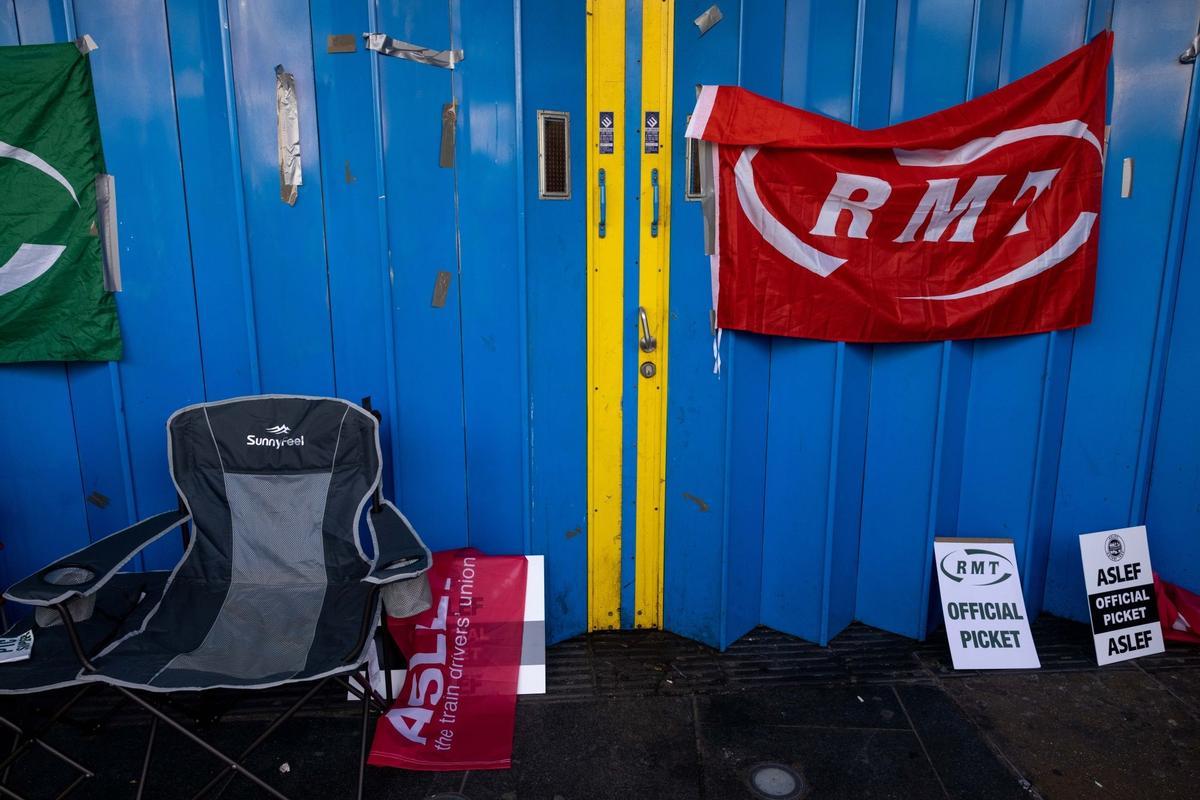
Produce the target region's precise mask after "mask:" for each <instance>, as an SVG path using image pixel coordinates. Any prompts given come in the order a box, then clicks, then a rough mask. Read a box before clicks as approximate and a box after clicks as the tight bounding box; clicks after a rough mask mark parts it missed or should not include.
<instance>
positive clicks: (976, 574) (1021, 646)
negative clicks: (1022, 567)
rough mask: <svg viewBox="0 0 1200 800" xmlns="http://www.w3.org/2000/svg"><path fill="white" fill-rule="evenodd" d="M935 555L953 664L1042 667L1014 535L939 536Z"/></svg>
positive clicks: (935, 540) (934, 542)
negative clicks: (997, 536) (976, 537)
mask: <svg viewBox="0 0 1200 800" xmlns="http://www.w3.org/2000/svg"><path fill="white" fill-rule="evenodd" d="M933 557H934V559H935V560H936V562H937V564H936V567H937V576H938V588H939V589H940V590H941V595H942V619H944V620H945V622H946V638H948V639H949V640H950V655H951V657H953V659H954V668H955V669H1037V668H1038V667H1040V666H1041V662H1040V661H1039V660H1038V655H1037V648H1036V647H1034V644H1033V636H1032V635H1031V634H1030V632H1029V619H1028V617H1027V615H1026V613H1025V597H1024V595H1022V594H1021V579H1020V577H1019V576H1018V574H1017V554H1016V550H1014V549H1013V542H1012V539H947V538H938V539H934V541H933Z"/></svg>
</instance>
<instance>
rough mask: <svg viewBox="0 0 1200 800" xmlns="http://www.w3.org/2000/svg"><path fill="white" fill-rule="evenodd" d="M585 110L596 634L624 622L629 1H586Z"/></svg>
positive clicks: (591, 596) (591, 579) (592, 621)
mask: <svg viewBox="0 0 1200 800" xmlns="http://www.w3.org/2000/svg"><path fill="white" fill-rule="evenodd" d="M548 68H549V69H553V65H551V66H550V67H548ZM587 109H588V110H587V114H588V119H587V129H588V154H587V172H588V190H587V201H588V203H587V207H588V212H587V223H588V237H587V269H588V275H587V304H588V307H587V317H588V318H587V339H588V351H587V352H588V356H587V376H588V387H587V388H588V422H587V427H588V630H593V631H594V630H604V629H606V628H616V627H620V624H621V352H622V351H621V348H622V343H623V341H624V338H623V336H622V334H623V330H622V324H621V306H622V302H623V298H624V291H625V285H624V264H623V254H624V241H625V238H624V209H625V203H624V194H625V169H624V163H625V146H624V133H625V130H626V127H625V3H624V0H589V2H588V4H587ZM602 112H606V113H612V115H613V124H612V137H613V146H612V152H611V153H601V152H600V150H601V135H600V115H601V113H602ZM601 171H603V176H604V191H603V201H604V202H603V206H604V213H603V223H604V236H603V237H601V236H600V225H601V221H602V220H601V205H602V203H601V196H602V193H601V191H600V176H601Z"/></svg>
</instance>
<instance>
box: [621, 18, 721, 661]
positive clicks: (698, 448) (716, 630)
mask: <svg viewBox="0 0 1200 800" xmlns="http://www.w3.org/2000/svg"><path fill="white" fill-rule="evenodd" d="M709 5H711V3H704V2H703V0H677V2H676V3H675V83H674V90H673V91H674V94H673V104H674V109H675V111H674V114H673V115H672V119H673V135H674V136H675V139H674V141H675V142H678V143H682V142H683V141H684V139H683V132H684V130H685V129H686V127H687V117H688V114H689V113H690V111H691V109H692V107H693V106H694V105H695V103H696V89H695V86H696V84H697V83H709V84H713V83H725V84H732V83H736V82H737V80H738V66H739V61H740V58H739V52H740V42H739V29H740V27H741V11H740V9H739V8H738V7H737V6H729V5H727V6H726V7H724V8H723V9H722V11H723V12H724V14H725V18H724V19H723V20H722V21H721V22H720V23H719V24H717V25H716V26H714V27H713V28H712V29H710V30H709V32H708V33H706V34H705V35H704V36H703V37H701V36H698V35H697V31H696V27H695V26H694V25H693V24H692V22H691V21H692V20H693V19H695V18H696V16H697V15H698V14H700V13H701V12H702V11H704V9H705V8H707V7H708V6H709ZM635 108H636V106H635ZM684 154H685V151H684V148H683V147H681V146H680V147H676V149H675V151H674V153H673V159H674V163H673V167H672V172H673V174H674V175H675V176H677V178H676V179H675V180H674V181H673V182H672V192H673V195H672V204H671V210H672V216H671V226H672V227H671V278H672V280H671V286H670V300H671V302H670V308H671V314H670V325H671V329H670V335H669V337H668V346H669V347H670V355H669V362H668V363H669V364H670V377H669V385H668V387H667V403H668V411H667V453H666V458H667V469H666V476H667V484H666V502H667V506H666V514H665V542H664V576H663V580H664V583H663V622H664V624H665V626H666V627H667V628H668V629H670V630H672V631H675V632H676V633H680V634H683V635H684V636H689V637H691V638H694V639H699V640H701V641H704V642H708V643H710V644H714V645H716V644H721V643H722V642H721V640H722V638H724V637H723V635H722V629H723V626H724V617H725V610H726V608H725V600H726V598H725V589H726V577H725V574H726V573H725V570H726V565H727V561H726V556H727V544H728V540H727V530H726V527H725V521H726V515H727V508H728V506H727V496H726V493H727V486H728V476H727V474H726V466H725V464H726V439H727V430H726V426H727V411H728V409H727V405H726V401H727V397H726V383H727V382H728V380H729V376H728V373H727V374H726V375H723V376H721V377H720V378H718V377H717V376H715V375H713V374H712V367H713V356H712V333H711V331H710V327H709V326H710V323H709V311H710V309H711V308H712V296H711V292H710V290H709V282H708V257H707V256H705V255H704V252H703V247H702V244H703V241H704V234H703V221H702V218H701V215H700V205H699V203H694V202H687V201H685V200H684V189H685V181H683V180H682V178H683V176H684V175H685V174H686V171H685V169H684V167H683V163H684ZM627 230H629V229H628V228H627ZM633 230H636V228H633ZM634 246H635V248H636V243H635V245H634ZM635 285H636V284H635ZM627 291H628V289H627ZM630 330H631V331H632V330H633V329H632V328H630ZM727 347H728V345H727V346H726V348H727ZM726 357H728V350H726ZM635 374H636V373H635ZM626 424H627V425H628V422H627V423H626ZM632 457H633V454H632V453H630V452H629V451H628V450H626V453H625V458H626V459H630V458H632ZM627 485H628V483H627ZM743 577H745V576H743Z"/></svg>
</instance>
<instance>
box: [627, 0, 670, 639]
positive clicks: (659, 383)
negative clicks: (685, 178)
mask: <svg viewBox="0 0 1200 800" xmlns="http://www.w3.org/2000/svg"><path fill="white" fill-rule="evenodd" d="M674 5H675V4H674V0H643V2H642V108H641V117H640V118H639V123H640V125H641V127H642V128H643V131H642V142H641V147H642V155H641V170H640V174H639V176H638V180H639V182H640V191H639V194H640V204H639V209H638V213H639V217H638V219H639V223H638V265H639V270H638V302H639V304H640V305H641V307H642V308H644V309H645V311H646V318H647V321H648V322H649V323H650V334H651V335H652V336H653V337H654V338H655V339H656V343H655V348H654V351H653V352H650V353H645V352H641V351H640V350H639V359H640V363H642V364H645V363H646V362H649V363H652V364H654V368H655V374H654V376H653V377H651V378H646V377H645V376H644V375H639V376H638V381H637V386H638V397H637V409H638V416H637V428H638V432H637V546H636V559H637V562H636V563H637V569H636V573H637V574H636V583H635V584H634V601H635V605H636V611H635V616H634V624H635V625H636V626H637V627H639V628H659V627H662V597H663V512H664V509H665V507H666V506H665V499H666V498H665V495H664V490H665V486H666V449H667V345H668V342H667V331H668V321H669V318H670V294H669V289H670V275H671V271H670V261H669V256H670V237H671V82H672V69H671V63H672V58H673V47H672V40H673V31H674ZM655 111H657V112H658V115H659V116H658V120H659V122H658V130H659V134H658V142H659V143H658V152H657V153H653V152H650V153H648V152H646V150H647V148H646V140H647V136H648V130H647V125H646V112H655ZM656 170H657V183H658V192H657V194H658V203H657V205H658V224H657V231H655V230H654V212H655V208H654V206H655V202H654V195H655V190H654V181H655V171H656Z"/></svg>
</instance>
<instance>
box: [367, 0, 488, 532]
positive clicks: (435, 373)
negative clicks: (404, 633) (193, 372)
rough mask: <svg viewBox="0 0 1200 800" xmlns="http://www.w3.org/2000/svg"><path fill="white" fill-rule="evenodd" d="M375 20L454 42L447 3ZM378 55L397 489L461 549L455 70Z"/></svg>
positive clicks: (417, 521) (430, 41) (423, 520)
mask: <svg viewBox="0 0 1200 800" xmlns="http://www.w3.org/2000/svg"><path fill="white" fill-rule="evenodd" d="M376 24H377V26H378V29H379V30H380V31H384V32H386V33H388V34H389V35H391V36H395V37H397V38H399V39H402V40H404V41H407V42H418V43H421V44H423V45H425V46H428V47H435V48H438V49H441V48H445V47H448V46H449V39H448V37H449V31H450V15H449V8H448V6H447V3H446V2H445V0H440V1H439V0H420V1H419V2H400V0H392V2H387V3H381V4H380V5H379V9H378V19H377V23H376ZM369 57H370V58H374V59H377V60H378V70H379V80H380V97H381V114H382V126H383V127H382V139H383V151H384V171H385V184H384V185H385V194H386V196H387V198H388V203H387V247H388V252H389V255H390V270H391V275H392V303H393V306H392V309H393V313H394V315H395V316H394V320H395V336H396V345H395V353H396V382H397V387H396V399H397V404H398V407H399V416H398V419H397V421H396V427H395V429H394V430H395V435H396V437H397V439H398V449H399V461H398V463H397V465H396V474H397V482H398V483H399V486H400V488H399V491H398V494H399V495H400V496H401V497H402V498H403V499H404V504H405V505H404V509H405V513H406V514H407V515H408V516H409V518H410V519H411V520H412V522H413V525H414V526H416V528H417V530H419V531H420V532H421V535H422V536H423V537H424V538H425V541H426V542H427V543H428V544H429V545H430V547H432V548H434V549H435V550H436V549H442V548H449V547H461V546H463V545H466V544H467V483H466V460H465V453H464V447H465V433H464V431H463V424H464V420H463V394H462V392H463V374H462V346H461V336H462V333H461V331H462V329H461V319H460V294H461V280H460V277H461V276H460V275H459V272H458V265H457V264H458V258H457V251H456V237H455V204H456V202H457V200H456V197H457V193H456V187H455V176H454V171H453V170H451V169H442V168H440V167H438V146H439V137H440V135H441V128H442V122H441V117H442V104H443V103H449V102H450V101H451V99H452V85H451V80H452V76H451V74H450V73H449V72H447V71H446V70H443V69H439V68H437V67H431V66H427V65H425V64H417V63H415V62H412V61H405V60H403V59H398V58H388V57H385V56H375V55H371V56H369ZM467 58H468V59H469V58H470V56H467ZM366 111H367V110H366V109H363V111H362V113H364V114H365V113H366ZM462 113H465V111H464V110H463V109H460V114H462ZM460 120H461V117H460ZM440 271H446V272H450V273H451V274H452V275H453V282H452V284H451V286H450V291H449V294H448V296H447V298H446V304H445V306H444V307H443V308H434V307H433V306H432V304H431V302H430V298H431V296H432V294H433V286H434V282H435V280H436V279H437V274H438V272H440Z"/></svg>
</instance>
